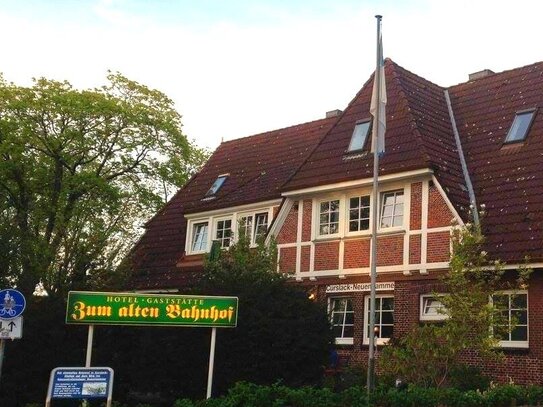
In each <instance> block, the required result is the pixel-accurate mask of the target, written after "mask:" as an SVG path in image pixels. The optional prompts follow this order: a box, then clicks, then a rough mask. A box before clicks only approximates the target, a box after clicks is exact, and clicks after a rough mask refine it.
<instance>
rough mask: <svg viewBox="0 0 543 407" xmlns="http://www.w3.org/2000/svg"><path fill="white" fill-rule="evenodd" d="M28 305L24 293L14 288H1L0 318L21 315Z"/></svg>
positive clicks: (11, 317)
mask: <svg viewBox="0 0 543 407" xmlns="http://www.w3.org/2000/svg"><path fill="white" fill-rule="evenodd" d="M25 307H26V299H25V297H24V295H23V294H21V293H20V292H19V291H17V290H14V289H12V288H8V289H5V290H0V319H13V318H17V317H18V316H20V315H21V314H22V313H23V311H24V310H25Z"/></svg>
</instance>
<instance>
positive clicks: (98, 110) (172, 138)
mask: <svg viewBox="0 0 543 407" xmlns="http://www.w3.org/2000/svg"><path fill="white" fill-rule="evenodd" d="M107 78H108V81H109V83H108V84H107V85H106V86H104V87H102V88H100V89H93V90H76V89H74V88H73V87H72V86H71V85H70V84H69V83H68V82H57V81H52V80H47V79H38V80H35V81H34V84H33V86H31V87H19V86H16V85H14V84H11V83H6V82H5V81H4V80H3V79H2V78H1V77H0V276H1V278H2V279H4V280H5V281H9V282H10V283H11V284H16V285H17V286H18V287H20V288H21V289H22V290H23V291H25V292H27V293H28V294H31V293H32V292H33V291H34V287H35V286H36V284H37V283H42V284H43V287H44V288H45V289H46V290H47V291H48V292H49V294H51V295H54V294H56V293H58V294H63V293H64V292H66V291H67V290H69V289H72V288H84V287H88V284H89V281H90V280H91V279H92V278H93V276H99V278H98V279H103V277H104V276H105V275H107V273H103V271H104V270H105V271H108V272H109V271H111V270H112V269H113V268H114V267H115V266H116V265H117V264H118V262H119V260H120V258H122V257H123V255H124V254H125V253H126V252H127V249H128V248H129V247H130V246H131V245H132V244H133V242H134V240H135V238H136V237H137V235H138V234H139V231H138V225H139V224H140V223H141V221H142V220H143V219H146V218H148V217H149V216H150V215H152V214H153V213H155V212H156V211H157V209H158V208H159V207H160V206H161V205H162V204H163V203H164V201H165V199H166V198H167V195H168V193H169V191H171V190H172V188H178V187H179V186H181V185H182V184H184V183H185V182H186V180H187V179H188V177H189V176H190V175H191V173H193V172H194V171H195V170H196V169H197V168H198V167H199V166H200V165H201V164H202V163H203V161H204V160H205V158H206V152H205V151H203V150H200V149H198V148H197V147H195V145H193V144H192V143H191V142H189V141H188V140H187V138H186V137H185V135H183V133H182V131H181V116H180V115H179V114H178V113H177V112H176V111H175V109H174V107H173V102H172V101H171V100H170V99H169V98H168V97H167V96H166V95H164V94H163V93H161V92H159V91H157V90H152V89H149V88H147V87H146V86H144V85H141V84H139V83H137V82H134V81H131V80H129V79H127V78H125V77H124V76H122V75H121V74H118V73H116V74H112V73H110V74H109V75H108V77H107Z"/></svg>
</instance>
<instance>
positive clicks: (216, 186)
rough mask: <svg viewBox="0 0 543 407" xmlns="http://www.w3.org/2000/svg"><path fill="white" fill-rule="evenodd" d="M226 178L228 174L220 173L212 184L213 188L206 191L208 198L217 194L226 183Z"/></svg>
mask: <svg viewBox="0 0 543 407" xmlns="http://www.w3.org/2000/svg"><path fill="white" fill-rule="evenodd" d="M226 178H228V174H225V175H219V176H218V177H217V179H216V180H215V182H214V183H213V185H211V188H209V190H208V191H207V192H206V195H205V196H206V198H207V197H210V196H213V195H215V194H216V193H217V191H218V190H219V189H220V188H221V187H222V184H224V181H226Z"/></svg>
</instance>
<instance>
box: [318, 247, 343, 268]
mask: <svg viewBox="0 0 543 407" xmlns="http://www.w3.org/2000/svg"><path fill="white" fill-rule="evenodd" d="M338 268H339V242H338V241H335V242H326V243H316V244H315V270H337V269H338Z"/></svg>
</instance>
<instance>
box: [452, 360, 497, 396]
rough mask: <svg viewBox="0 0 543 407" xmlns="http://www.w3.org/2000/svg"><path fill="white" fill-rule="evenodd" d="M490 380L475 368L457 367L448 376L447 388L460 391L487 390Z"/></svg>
mask: <svg viewBox="0 0 543 407" xmlns="http://www.w3.org/2000/svg"><path fill="white" fill-rule="evenodd" d="M489 385H490V378H489V377H487V376H485V375H483V374H482V372H481V369H479V368H477V367H475V366H468V365H458V366H456V367H455V368H453V369H452V370H451V372H450V374H449V386H450V387H453V388H455V389H458V390H461V391H468V390H480V391H484V390H486V389H488V386H489Z"/></svg>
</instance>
